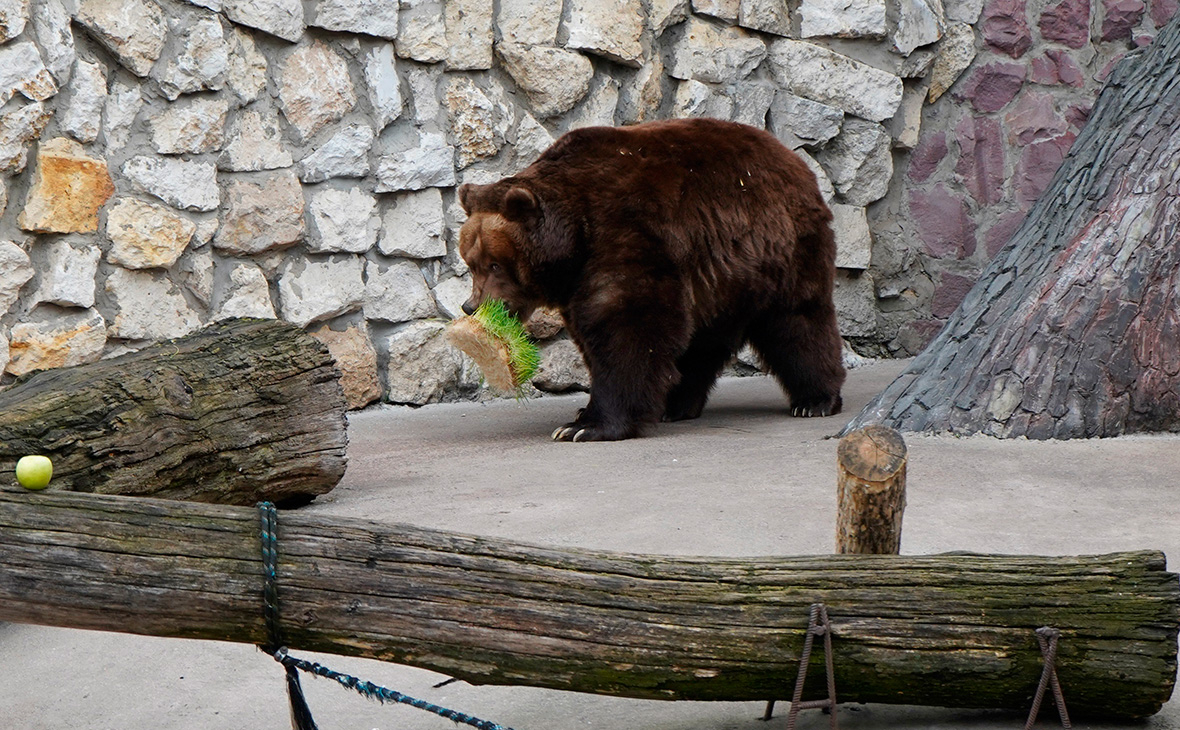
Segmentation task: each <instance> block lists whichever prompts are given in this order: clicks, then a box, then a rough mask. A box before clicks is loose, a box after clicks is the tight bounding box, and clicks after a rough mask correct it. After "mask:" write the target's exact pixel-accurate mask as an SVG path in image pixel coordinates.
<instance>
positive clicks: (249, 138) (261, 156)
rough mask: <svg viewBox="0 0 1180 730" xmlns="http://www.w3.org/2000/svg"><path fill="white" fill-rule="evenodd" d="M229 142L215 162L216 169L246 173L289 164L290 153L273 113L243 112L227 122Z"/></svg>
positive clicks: (290, 162) (290, 161)
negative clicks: (228, 123)
mask: <svg viewBox="0 0 1180 730" xmlns="http://www.w3.org/2000/svg"><path fill="white" fill-rule="evenodd" d="M227 137H228V139H229V142H228V143H227V144H226V145H225V151H224V152H222V154H221V157H220V158H219V159H218V161H217V167H218V169H220V170H229V171H231V172H246V171H257V170H275V169H279V168H283V167H290V166H291V164H292V160H291V153H290V152H289V151H288V150H287V148H286V146H285V145H284V144H283V134H282V130H281V129H279V122H278V119H276V118H275V117H274V116H273V115H267V116H265V117H264V116H263V115H261V114H259V113H258V112H256V111H243V112H241V113H240V114H239V115H238V116H237V117H235V118H234V120H233V121H232V122H231V123H230V125H229V133H228V135H227Z"/></svg>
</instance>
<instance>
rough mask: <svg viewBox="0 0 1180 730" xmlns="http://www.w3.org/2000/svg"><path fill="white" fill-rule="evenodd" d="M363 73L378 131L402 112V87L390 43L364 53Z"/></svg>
mask: <svg viewBox="0 0 1180 730" xmlns="http://www.w3.org/2000/svg"><path fill="white" fill-rule="evenodd" d="M364 74H365V87H366V88H367V89H368V96H369V104H370V106H372V107H373V114H374V116H375V117H376V118H377V129H378V131H380V130H382V129H385V127H386V125H388V124H389V123H390V122H392V121H393V120H395V119H397V118H398V117H399V116H401V113H402V103H403V102H402V88H401V81H400V80H399V79H398V76H397V56H396V55H395V54H394V52H393V44H392V43H386V44H384V45H381V46H378V47H376V48H374V49H373V50H371V51H369V52H368V53H366V54H365V67H364Z"/></svg>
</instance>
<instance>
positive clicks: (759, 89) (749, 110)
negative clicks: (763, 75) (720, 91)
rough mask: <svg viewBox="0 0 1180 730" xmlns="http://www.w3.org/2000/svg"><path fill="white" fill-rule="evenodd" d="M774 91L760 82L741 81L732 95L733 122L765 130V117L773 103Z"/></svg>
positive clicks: (770, 86)
mask: <svg viewBox="0 0 1180 730" xmlns="http://www.w3.org/2000/svg"><path fill="white" fill-rule="evenodd" d="M774 97H775V89H774V86H773V85H772V84H768V83H765V82H761V81H743V82H741V83H739V84H738V85H737V91H736V92H735V93H734V110H733V121H735V122H741V123H742V124H749V125H750V126H752V127H757V128H758V129H766V115H767V113H768V112H769V111H770V105H771V104H772V103H774Z"/></svg>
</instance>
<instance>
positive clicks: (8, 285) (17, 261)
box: [0, 241, 33, 315]
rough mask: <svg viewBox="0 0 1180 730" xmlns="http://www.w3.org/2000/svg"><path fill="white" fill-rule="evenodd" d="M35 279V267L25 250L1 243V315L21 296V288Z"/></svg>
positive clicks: (7, 242)
mask: <svg viewBox="0 0 1180 730" xmlns="http://www.w3.org/2000/svg"><path fill="white" fill-rule="evenodd" d="M32 278H33V265H32V264H31V263H30V262H29V255H28V254H27V253H25V250H24V249H23V248H21V247H20V246H18V245H16V244H15V243H13V242H12V241H0V315H3V314H5V313H6V312H8V310H9V309H11V308H12V305H13V304H15V303H16V300H17V297H19V296H20V290H21V287H23V286H24V285H25V284H26V283H27V282H28V281H29V279H32Z"/></svg>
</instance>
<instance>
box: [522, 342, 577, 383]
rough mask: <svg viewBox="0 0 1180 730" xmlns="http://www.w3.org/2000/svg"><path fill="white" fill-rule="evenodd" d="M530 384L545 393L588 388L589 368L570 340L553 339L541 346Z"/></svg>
mask: <svg viewBox="0 0 1180 730" xmlns="http://www.w3.org/2000/svg"><path fill="white" fill-rule="evenodd" d="M532 384H533V385H534V386H535V387H536V388H537V389H538V390H543V391H545V392H546V393H568V392H570V391H586V390H590V369H589V368H587V367H586V361H585V360H584V359H582V353H581V352H579V351H578V346H577V345H575V344H574V343H573V341H572V340H565V339H562V340H554V341H553V342H549V343H546V344H545V345H543V346H542V347H541V364H540V365H539V366H538V367H537V372H536V374H535V375H533V379H532Z"/></svg>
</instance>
